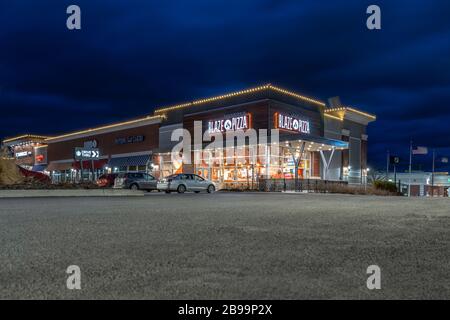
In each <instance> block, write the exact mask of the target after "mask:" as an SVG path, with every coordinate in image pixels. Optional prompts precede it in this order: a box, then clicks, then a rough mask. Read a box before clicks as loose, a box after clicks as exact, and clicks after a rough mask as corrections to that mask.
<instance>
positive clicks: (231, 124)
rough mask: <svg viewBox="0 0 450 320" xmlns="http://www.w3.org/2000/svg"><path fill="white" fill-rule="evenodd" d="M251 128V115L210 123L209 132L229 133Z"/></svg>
mask: <svg viewBox="0 0 450 320" xmlns="http://www.w3.org/2000/svg"><path fill="white" fill-rule="evenodd" d="M249 128H250V113H244V114H240V115H234V116H229V117H226V118H224V119H220V120H210V121H208V132H209V133H217V132H227V131H237V130H245V129H249Z"/></svg>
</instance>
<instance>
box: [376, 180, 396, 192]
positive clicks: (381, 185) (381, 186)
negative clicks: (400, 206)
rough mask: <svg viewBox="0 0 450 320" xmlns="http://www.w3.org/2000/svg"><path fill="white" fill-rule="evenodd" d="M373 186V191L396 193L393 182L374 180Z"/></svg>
mask: <svg viewBox="0 0 450 320" xmlns="http://www.w3.org/2000/svg"><path fill="white" fill-rule="evenodd" d="M373 186H374V188H375V189H378V190H384V191H389V192H397V186H396V185H395V183H394V182H390V181H385V180H375V181H374V182H373Z"/></svg>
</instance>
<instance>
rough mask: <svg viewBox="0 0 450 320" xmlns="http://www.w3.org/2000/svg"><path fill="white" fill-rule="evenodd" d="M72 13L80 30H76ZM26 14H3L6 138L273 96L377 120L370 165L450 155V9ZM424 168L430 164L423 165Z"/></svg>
mask: <svg viewBox="0 0 450 320" xmlns="http://www.w3.org/2000/svg"><path fill="white" fill-rule="evenodd" d="M70 4H78V5H79V6H80V7H81V9H82V30H81V31H75V32H73V31H69V30H67V29H66V27H65V23H66V17H67V15H66V13H65V10H66V8H67V6H68V5H70ZM370 4H372V1H361V0H358V1H357V0H355V1H331V0H325V1H312V0H311V1H306V0H304V1H299V0H291V1H278V0H277V1H275V0H265V1H263V0H258V1H256V0H249V1H237V0H231V1H206V0H203V1H139V0H128V1H108V2H105V1H93V0H89V1H88V0H78V1H44V0H40V1H24V0H17V1H14V2H11V1H9V2H8V3H6V2H2V3H1V4H0V21H1V23H2V28H0V46H1V50H0V107H1V109H2V117H1V118H0V124H1V127H0V136H6V135H14V134H17V133H23V132H32V133H37V134H39V133H41V134H48V133H57V132H64V131H68V130H72V129H78V128H82V127H89V126H92V125H96V124H101V123H107V122H111V121H114V120H117V119H123V118H126V117H134V116H137V115H142V114H149V113H151V112H152V110H153V109H154V107H156V106H160V105H166V104H172V103H177V102H181V101H185V100H191V99H194V98H198V97H203V96H209V95H213V94H218V93H223V92H227V91H230V90H235V89H241V88H244V87H248V86H252V85H257V84H261V83H267V82H272V83H276V84H278V85H280V86H284V87H287V88H290V89H293V90H296V91H299V92H302V93H304V94H306V95H311V96H315V97H319V98H322V99H326V98H328V97H330V96H334V95H340V96H341V99H342V101H343V102H344V103H346V104H349V105H353V106H355V107H358V108H361V109H364V110H366V111H368V112H372V113H375V114H377V116H378V121H377V122H375V123H373V124H371V125H370V127H369V136H370V137H369V139H370V148H369V157H370V159H371V165H373V166H381V167H382V166H383V165H384V161H385V157H386V150H387V149H389V150H391V151H392V150H393V151H392V152H395V153H399V154H400V155H402V156H406V157H407V152H408V146H409V141H410V140H411V139H412V140H414V141H415V142H416V143H418V144H419V143H420V144H424V145H428V146H429V147H430V148H431V147H434V148H437V149H438V151H439V152H440V153H448V151H450V150H448V148H449V147H450V143H449V142H450V141H449V138H448V136H449V135H448V123H449V120H450V108H449V107H448V106H447V104H448V101H450V60H449V59H448V57H449V56H450V42H449V41H448V39H449V36H450V20H449V19H448V12H450V2H448V1H446V0H443V1H422V0H413V1H411V0H409V1H406V0H405V1H377V4H378V5H379V6H380V7H381V9H382V30H381V31H368V30H367V28H366V27H365V21H366V14H365V11H366V8H367V6H368V5H370ZM423 161H424V164H426V163H429V161H428V159H423Z"/></svg>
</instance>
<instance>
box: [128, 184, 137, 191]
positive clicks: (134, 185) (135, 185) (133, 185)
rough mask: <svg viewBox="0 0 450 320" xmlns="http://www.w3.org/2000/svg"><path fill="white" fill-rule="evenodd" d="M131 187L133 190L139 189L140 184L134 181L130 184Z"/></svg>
mask: <svg viewBox="0 0 450 320" xmlns="http://www.w3.org/2000/svg"><path fill="white" fill-rule="evenodd" d="M130 189H131V190H139V186H138V185H137V184H136V183H133V184H132V185H131V186H130Z"/></svg>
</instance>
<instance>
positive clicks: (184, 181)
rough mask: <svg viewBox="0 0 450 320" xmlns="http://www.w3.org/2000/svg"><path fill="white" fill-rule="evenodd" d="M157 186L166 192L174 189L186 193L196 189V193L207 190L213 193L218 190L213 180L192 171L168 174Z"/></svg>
mask: <svg viewBox="0 0 450 320" xmlns="http://www.w3.org/2000/svg"><path fill="white" fill-rule="evenodd" d="M157 188H158V190H160V191H165V192H166V193H170V192H172V191H177V192H178V193H184V192H186V191H194V192H196V193H198V192H200V191H206V192H208V193H213V192H214V191H216V187H215V185H214V183H213V182H211V181H209V180H206V179H204V178H202V177H200V176H199V175H196V174H190V173H180V174H174V175H171V176H168V177H167V178H165V179H162V180H160V181H158V185H157Z"/></svg>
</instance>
